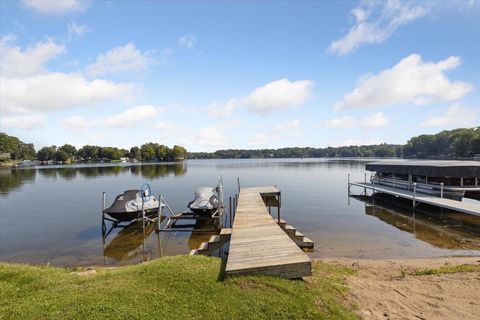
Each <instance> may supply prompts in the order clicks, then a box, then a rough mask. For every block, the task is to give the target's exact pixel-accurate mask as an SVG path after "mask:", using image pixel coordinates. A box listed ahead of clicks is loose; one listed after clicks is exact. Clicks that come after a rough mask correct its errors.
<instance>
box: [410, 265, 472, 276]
mask: <svg viewBox="0 0 480 320" xmlns="http://www.w3.org/2000/svg"><path fill="white" fill-rule="evenodd" d="M474 271H480V265H473V264H461V265H457V266H443V267H440V268H437V269H421V270H415V275H416V276H426V275H431V274H446V273H458V272H474Z"/></svg>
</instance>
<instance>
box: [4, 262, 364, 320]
mask: <svg viewBox="0 0 480 320" xmlns="http://www.w3.org/2000/svg"><path fill="white" fill-rule="evenodd" d="M220 264H221V260H220V259H218V258H208V257H203V256H194V257H192V256H176V257H169V258H162V259H157V260H154V261H151V262H149V263H146V264H142V265H134V266H126V267H120V268H114V269H102V268H100V269H97V272H98V273H97V274H96V275H92V276H85V277H80V276H77V275H74V274H70V272H71V270H67V269H61V268H54V267H48V266H43V267H41V266H28V265H14V264H5V263H3V264H0V301H1V303H0V319H102V320H103V319H105V318H107V319H202V320H206V319H322V318H324V319H356V318H357V317H356V316H355V315H354V314H353V313H352V311H351V310H349V308H348V307H347V306H345V304H344V295H345V293H346V287H345V286H344V280H345V278H346V277H347V276H350V275H352V274H353V271H351V269H348V268H343V267H336V266H331V265H328V264H323V263H318V262H315V263H314V264H313V272H314V275H313V276H312V277H310V278H309V279H308V281H300V280H285V279H280V278H275V277H266V276H242V277H235V278H229V279H227V280H226V281H219V280H218V277H219V270H220Z"/></svg>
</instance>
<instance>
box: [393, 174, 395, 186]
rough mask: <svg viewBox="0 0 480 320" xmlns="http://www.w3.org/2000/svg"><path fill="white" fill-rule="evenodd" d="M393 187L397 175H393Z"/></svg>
mask: <svg viewBox="0 0 480 320" xmlns="http://www.w3.org/2000/svg"><path fill="white" fill-rule="evenodd" d="M393 187H394V188H395V175H393Z"/></svg>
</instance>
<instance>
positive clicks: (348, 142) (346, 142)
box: [328, 139, 384, 147]
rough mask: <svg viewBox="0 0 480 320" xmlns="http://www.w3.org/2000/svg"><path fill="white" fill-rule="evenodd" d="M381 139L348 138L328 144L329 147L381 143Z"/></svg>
mask: <svg viewBox="0 0 480 320" xmlns="http://www.w3.org/2000/svg"><path fill="white" fill-rule="evenodd" d="M381 143H384V141H381V140H378V139H377V140H375V139H373V140H368V139H367V140H365V139H346V140H343V141H340V142H332V143H330V144H328V146H329V147H349V146H370V145H374V144H381Z"/></svg>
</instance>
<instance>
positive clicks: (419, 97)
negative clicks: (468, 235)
mask: <svg viewBox="0 0 480 320" xmlns="http://www.w3.org/2000/svg"><path fill="white" fill-rule="evenodd" d="M0 36H1V42H0V51H1V55H0V81H1V82H0V112H1V114H0V115H1V118H0V126H1V130H2V131H4V132H7V133H8V134H11V135H15V136H18V137H20V138H21V139H22V140H24V141H27V142H33V143H35V145H36V147H37V148H38V147H42V146H46V145H52V144H55V145H62V144H64V143H70V144H74V145H76V146H82V145H84V144H97V145H110V146H116V147H127V148H128V147H131V146H134V145H141V144H143V143H145V142H149V141H152V142H158V143H163V144H167V145H173V144H180V145H183V146H185V147H186V148H187V149H188V150H192V151H214V150H217V149H224V148H249V149H250V148H267V147H268V148H279V147H287V146H312V147H325V146H339V145H351V144H372V143H380V142H387V143H405V142H406V141H407V140H408V138H410V137H411V136H414V135H418V134H423V133H435V132H438V131H441V130H444V129H453V128H458V127H467V126H475V125H479V124H480V104H479V101H480V99H479V98H480V94H479V87H480V62H479V57H480V45H479V43H480V4H479V2H478V1H444V2H442V1H318V2H314V1H305V2H302V1H294V2H288V1H282V2H267V1H262V2H253V1H252V2H246V1H245V2H240V1H236V2H218V1H213V2H200V1H195V2H160V1H158V2H157V1H118V2H115V1H95V0H94V1H76V0H41V1H33V0H28V1H27V0H25V1H1V2H0Z"/></svg>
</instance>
